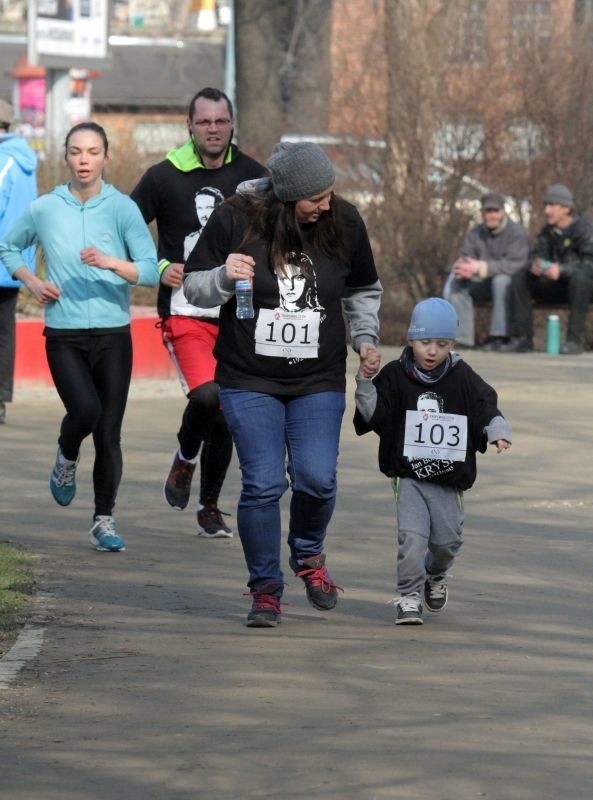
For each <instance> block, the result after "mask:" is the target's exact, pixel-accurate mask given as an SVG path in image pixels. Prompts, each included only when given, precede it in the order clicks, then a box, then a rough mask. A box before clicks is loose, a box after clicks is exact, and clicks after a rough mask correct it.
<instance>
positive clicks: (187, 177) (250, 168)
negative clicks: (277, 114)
mask: <svg viewBox="0 0 593 800" xmlns="http://www.w3.org/2000/svg"><path fill="white" fill-rule="evenodd" d="M230 152H231V160H230V161H229V162H228V163H226V164H223V165H222V166H221V167H218V169H206V168H205V167H203V166H198V167H196V168H195V169H190V170H188V171H186V172H184V171H182V170H180V169H178V168H177V167H176V166H175V165H174V164H173V163H172V162H171V161H170V160H169V159H168V158H167V159H165V160H164V161H160V162H159V163H158V164H154V165H153V166H152V167H149V168H148V169H147V170H146V172H145V173H144V175H143V176H142V177H141V179H140V181H139V182H138V184H137V186H136V187H135V188H134V190H133V191H132V193H131V197H132V199H133V200H135V201H136V203H137V204H138V206H139V208H140V211H141V212H142V216H143V217H144V221H145V222H146V223H147V224H150V223H151V222H152V221H153V220H156V222H157V228H158V258H159V261H160V260H162V259H166V260H167V261H170V262H171V263H181V264H183V263H184V262H185V258H184V242H185V239H186V237H187V236H188V235H189V234H191V233H192V232H194V231H196V228H199V227H200V223H199V221H198V219H197V212H196V203H195V197H196V194H198V192H199V190H200V189H204V188H205V187H213V188H215V189H218V190H219V191H220V193H221V194H222V195H223V196H224V197H225V198H227V197H230V196H231V195H233V194H234V193H235V191H236V189H237V186H238V185H239V183H241V182H242V181H247V180H252V179H254V178H261V177H263V176H264V175H267V170H266V168H265V167H264V166H262V165H261V164H259V163H258V162H257V161H255V160H254V159H253V158H250V157H249V156H247V155H245V153H242V152H241V151H240V150H237V148H236V146H235V145H231V151H230ZM196 163H197V162H196ZM171 293H172V290H171V287H170V286H165V285H163V284H162V283H159V292H158V300H157V310H158V314H159V317H161V319H166V318H167V317H168V316H169V315H170V313H171Z"/></svg>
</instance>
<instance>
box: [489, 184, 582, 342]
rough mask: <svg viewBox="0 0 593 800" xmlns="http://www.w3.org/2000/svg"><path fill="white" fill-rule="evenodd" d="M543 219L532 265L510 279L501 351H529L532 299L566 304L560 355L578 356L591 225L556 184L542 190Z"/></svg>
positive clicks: (561, 186)
mask: <svg viewBox="0 0 593 800" xmlns="http://www.w3.org/2000/svg"><path fill="white" fill-rule="evenodd" d="M544 215H545V217H546V224H545V225H544V226H543V228H542V229H541V231H540V232H539V235H538V237H537V239H536V241H535V245H534V247H533V251H532V254H531V263H530V264H529V266H528V267H527V269H525V270H521V272H519V273H517V275H515V277H514V278H513V284H512V317H511V333H512V339H511V341H510V343H509V344H508V345H505V346H504V347H503V348H502V349H503V350H504V351H505V352H511V353H525V352H529V351H530V350H533V311H532V300H536V301H539V302H543V303H546V304H553V305H561V304H563V303H568V305H569V307H570V314H569V319H568V331H567V335H566V342H565V343H564V344H563V345H562V347H561V349H560V352H561V353H562V354H563V355H577V354H578V353H582V352H583V333H584V328H585V318H586V315H587V310H588V308H589V303H590V301H591V298H592V296H593V225H592V224H591V223H590V222H589V221H588V220H587V219H585V217H583V216H581V215H580V214H578V213H577V212H576V211H575V202H574V197H573V194H572V192H571V191H570V189H567V188H566V186H564V185H563V184H561V183H555V184H553V185H552V186H549V187H548V189H547V190H546V193H545V195H544Z"/></svg>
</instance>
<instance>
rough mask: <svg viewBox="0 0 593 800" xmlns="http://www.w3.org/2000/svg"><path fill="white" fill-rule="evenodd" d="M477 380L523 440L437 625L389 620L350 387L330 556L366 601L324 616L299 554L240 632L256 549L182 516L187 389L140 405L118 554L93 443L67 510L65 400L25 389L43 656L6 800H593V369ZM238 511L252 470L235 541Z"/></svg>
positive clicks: (233, 476) (375, 514)
mask: <svg viewBox="0 0 593 800" xmlns="http://www.w3.org/2000/svg"><path fill="white" fill-rule="evenodd" d="M398 352H399V350H395V349H390V348H386V349H385V350H384V360H388V359H389V358H392V357H394V356H395V355H396V354H397V353H398ZM464 355H466V354H465V353H464ZM467 360H468V361H469V362H470V363H471V364H472V365H473V366H474V368H475V369H476V370H477V371H478V372H479V373H480V374H481V375H482V376H483V377H484V378H485V379H486V380H487V381H489V382H491V383H492V384H493V385H494V386H495V388H496V389H497V390H498V392H499V399H500V406H501V408H502V410H503V412H504V413H505V415H506V416H507V417H508V418H509V419H510V421H511V423H512V424H513V429H514V444H513V447H512V448H511V449H510V450H509V451H508V452H506V453H502V454H500V455H497V454H496V452H495V450H494V449H493V448H490V449H489V452H488V453H487V454H486V455H484V456H481V457H479V474H478V480H477V482H476V484H475V486H474V487H473V488H472V489H471V490H470V491H469V492H468V493H467V494H466V526H465V544H464V546H463V548H462V551H461V554H460V556H459V558H458V560H457V563H456V565H455V568H454V570H453V574H452V576H451V580H450V600H449V603H448V605H447V608H446V609H445V611H443V612H442V613H440V614H428V613H427V614H426V615H425V616H426V621H425V624H424V625H423V626H418V627H416V626H414V627H406V626H398V627H396V626H395V625H394V624H393V616H394V611H393V606H392V605H390V604H389V602H388V601H389V600H390V599H391V598H392V597H393V596H394V595H395V588H394V569H395V545H394V513H393V498H392V495H391V492H390V488H389V484H388V482H387V480H386V479H385V478H383V477H382V476H381V474H380V473H379V471H378V469H377V466H376V451H377V441H376V439H375V437H374V436H373V435H368V436H365V437H362V438H358V437H356V436H355V434H354V432H353V428H352V424H351V419H352V411H353V403H352V390H353V387H352V386H351V387H350V390H349V408H348V411H347V413H346V417H345V421H344V429H343V431H344V432H343V438H342V449H341V458H340V469H339V497H338V503H337V509H336V513H335V516H334V519H333V522H332V525H331V529H330V533H329V536H328V541H327V554H328V565H329V567H330V571H331V573H332V575H333V577H334V578H335V580H336V581H337V582H338V583H339V584H340V585H342V586H343V587H344V589H345V592H344V594H343V595H342V596H341V597H340V602H339V605H338V607H337V608H336V609H335V610H334V611H331V612H326V613H322V612H318V611H315V610H314V609H313V608H311V607H310V606H309V605H308V604H307V602H306V599H305V595H304V591H303V588H302V585H301V583H300V581H298V580H297V579H295V578H294V577H293V576H292V574H291V572H290V570H289V568H288V552H287V549H286V546H284V550H283V566H284V568H285V570H286V576H287V583H288V586H287V588H286V593H285V598H284V599H285V601H286V602H287V603H288V605H287V606H285V607H284V621H283V624H282V625H281V626H279V627H278V628H275V629H249V628H246V627H245V626H244V619H245V615H246V613H247V611H248V608H249V598H248V597H245V596H243V592H245V591H246V588H245V580H246V573H245V568H244V562H243V556H242V552H241V547H240V543H239V540H238V538H234V539H233V540H216V541H207V540H204V539H201V538H198V537H197V536H196V535H195V527H194V525H195V515H194V512H193V511H192V510H188V511H186V512H183V513H180V512H174V511H172V510H170V509H169V508H168V507H167V506H166V504H165V503H164V501H163V499H162V494H161V490H162V482H163V479H164V476H165V475H166V473H167V470H168V466H169V460H170V455H171V451H172V449H173V446H174V442H175V435H174V434H175V431H176V429H177V425H178V420H179V418H180V414H181V410H182V408H183V404H184V403H183V397H182V396H181V394H180V390H179V387H178V386H177V384H176V383H175V382H174V381H169V382H164V383H163V382H137V383H135V384H134V385H133V387H132V393H131V397H130V402H129V406H128V412H127V416H126V420H125V425H124V433H123V441H124V459H125V467H124V479H123V482H122V486H121V490H120V495H119V499H118V505H117V509H116V518H117V521H118V526H119V528H120V530H121V533H122V535H123V536H124V538H125V539H126V542H127V545H128V549H127V551H126V552H125V553H120V554H114V553H107V554H105V553H97V552H96V551H94V550H93V549H92V548H91V546H90V544H89V542H88V529H89V527H90V514H91V487H90V469H91V446H90V444H86V443H85V445H84V448H83V452H82V460H81V466H80V468H79V491H78V495H77V497H76V499H75V501H74V503H73V504H72V506H71V507H69V508H67V509H62V508H60V507H58V506H57V505H55V504H54V503H53V501H52V500H51V498H50V495H49V492H48V489H47V478H48V474H49V470H50V468H51V465H52V462H53V459H54V456H55V442H56V437H57V430H58V426H59V421H60V419H61V416H62V408H61V404H60V402H59V400H58V398H57V395H56V394H55V392H53V390H47V389H45V390H39V391H37V390H35V391H31V390H30V389H19V390H18V391H17V393H16V397H15V402H14V403H13V404H12V405H10V406H9V407H8V422H7V424H6V425H5V426H3V428H2V429H0V446H1V454H2V455H1V459H0V482H1V486H2V490H1V495H0V512H1V513H0V526H1V527H0V538H2V539H3V540H5V539H10V540H12V541H14V542H15V543H18V544H21V545H24V546H25V547H27V548H28V549H29V551H30V552H31V553H32V554H33V556H34V563H35V569H36V571H37V574H38V587H39V593H38V595H37V598H36V600H35V605H34V615H33V619H32V621H31V625H32V628H31V630H32V632H33V633H34V634H35V635H36V636H37V637H38V640H39V641H40V639H39V637H40V636H42V644H41V647H40V649H39V651H38V652H37V654H36V655H35V657H34V658H33V659H32V660H30V661H27V662H26V664H25V666H24V667H23V669H21V670H20V672H18V674H17V675H16V677H15V678H14V680H13V681H12V682H11V683H10V685H9V686H8V688H5V689H3V690H1V691H0V764H1V766H0V797H1V798H2V800H4V799H5V798H6V800H107V798H110V800H196V799H198V800H202V798H204V799H206V798H207V799H208V800H210V798H214V799H216V800H218V799H219V798H220V800H243V798H245V799H246V800H248V799H250V798H270V799H271V800H276V799H278V800H301V798H313V799H314V800H342V799H345V800H350V799H352V800H428V799H429V798H430V800H474V799H475V798H488V799H489V800H556V799H557V798H564V797H570V798H576V799H577V800H580V798H587V799H588V798H590V797H591V794H592V787H593V727H592V725H591V709H592V704H593V703H592V700H593V658H592V652H593V647H592V645H593V641H592V639H593V637H592V622H591V610H590V608H591V594H592V581H591V576H592V574H593V548H592V544H593V535H592V520H591V516H592V506H593V497H592V492H591V483H592V480H593V453H592V448H591V441H592V432H591V416H592V413H591V412H592V407H593V402H592V401H593V354H590V353H587V354H585V355H582V356H578V357H574V358H573V357H562V356H556V357H554V356H547V355H545V354H543V353H537V354H528V355H510V354H509V355H499V354H495V353H479V352H476V353H473V352H472V353H470V354H468V355H467ZM355 368H356V363H355V360H354V359H353V360H352V363H351V364H350V374H351V375H353V374H354V371H355ZM262 435H265V434H264V432H262ZM238 491H239V475H238V469H237V466H236V462H233V465H232V467H231V469H230V472H229V477H228V479H227V482H226V484H225V487H224V493H223V497H222V498H221V506H222V508H223V509H224V510H226V511H229V512H231V517H229V521H230V524H231V527H233V528H234V527H235V515H234V512H235V504H236V498H237V495H238ZM285 500H286V501H287V500H288V498H285ZM286 507H287V502H286V503H285V505H284V510H286Z"/></svg>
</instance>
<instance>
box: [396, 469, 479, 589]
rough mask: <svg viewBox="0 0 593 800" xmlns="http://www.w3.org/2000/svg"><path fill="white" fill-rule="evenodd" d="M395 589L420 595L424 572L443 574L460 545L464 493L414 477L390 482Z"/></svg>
mask: <svg viewBox="0 0 593 800" xmlns="http://www.w3.org/2000/svg"><path fill="white" fill-rule="evenodd" d="M393 491H394V493H395V510H396V516H397V590H398V592H400V593H401V594H411V593H412V592H419V593H422V590H423V588H424V582H425V580H426V575H427V573H428V574H430V575H444V574H445V573H446V572H447V570H448V569H449V568H450V567H451V565H452V564H453V561H454V560H455V556H456V555H457V553H458V551H459V548H460V547H461V545H462V544H463V536H462V531H463V520H464V513H463V492H461V491H459V490H458V489H455V488H454V487H452V486H442V485H440V484H437V483H429V482H428V481H417V480H414V479H413V478H396V479H394V481H393Z"/></svg>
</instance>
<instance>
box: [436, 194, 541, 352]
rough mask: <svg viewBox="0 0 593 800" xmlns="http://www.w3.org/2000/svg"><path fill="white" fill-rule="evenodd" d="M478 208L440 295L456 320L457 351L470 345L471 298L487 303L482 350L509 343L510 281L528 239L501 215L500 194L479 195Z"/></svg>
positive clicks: (526, 252) (526, 253) (525, 253)
mask: <svg viewBox="0 0 593 800" xmlns="http://www.w3.org/2000/svg"><path fill="white" fill-rule="evenodd" d="M481 206H482V222H481V223H480V224H479V225H476V226H475V227H473V228H472V229H471V230H470V231H469V232H468V234H467V236H466V237H465V239H464V240H463V243H462V245H461V249H460V251H459V257H458V259H457V260H456V261H455V263H454V264H453V269H452V270H451V274H450V276H449V279H448V280H447V283H446V284H445V289H444V291H443V295H444V296H445V298H446V299H447V300H449V301H450V302H451V303H452V305H453V306H454V308H455V311H456V312H457V316H458V317H459V331H458V335H457V337H456V338H457V346H458V347H459V346H461V347H473V346H474V344H475V333H474V300H476V301H478V302H480V301H492V314H491V316H490V336H489V338H488V340H487V342H486V343H485V345H484V350H499V349H500V347H501V346H502V345H503V344H505V343H506V342H508V341H509V339H508V336H509V301H510V290H511V278H512V276H513V275H514V274H515V273H516V272H518V271H519V270H521V269H523V268H524V267H525V266H526V264H527V259H528V256H529V240H528V237H527V231H526V230H525V228H524V227H523V226H522V225H519V224H518V223H517V222H513V221H512V220H510V219H509V218H508V216H507V215H506V213H505V208H504V199H503V198H502V197H501V195H499V194H496V193H489V194H485V195H484V196H483V197H482V200H481Z"/></svg>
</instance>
